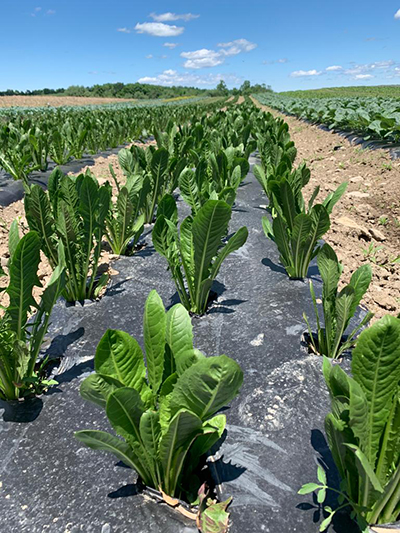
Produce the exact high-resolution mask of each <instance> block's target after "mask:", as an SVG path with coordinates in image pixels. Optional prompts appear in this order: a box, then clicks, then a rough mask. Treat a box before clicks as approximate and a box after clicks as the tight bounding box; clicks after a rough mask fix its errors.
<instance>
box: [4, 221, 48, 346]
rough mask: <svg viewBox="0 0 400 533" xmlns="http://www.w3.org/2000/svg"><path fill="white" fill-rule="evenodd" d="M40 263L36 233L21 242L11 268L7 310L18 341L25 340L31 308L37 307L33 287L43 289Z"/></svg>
mask: <svg viewBox="0 0 400 533" xmlns="http://www.w3.org/2000/svg"><path fill="white" fill-rule="evenodd" d="M39 262H40V238H39V236H38V234H37V233H36V232H34V231H30V232H29V233H27V234H26V235H25V236H24V237H22V239H21V240H20V241H19V243H18V245H17V247H16V249H15V252H14V254H13V257H12V261H11V264H10V267H9V272H10V282H9V285H8V288H7V294H8V295H9V298H10V303H9V306H8V308H7V316H8V317H9V326H10V329H11V330H12V331H14V332H15V334H16V338H17V339H18V340H25V333H24V328H25V325H26V322H27V319H28V313H29V311H30V309H31V307H36V306H37V304H36V301H35V299H34V298H33V295H32V291H33V287H35V286H36V287H41V285H40V282H39V278H38V276H37V269H38V266H39Z"/></svg>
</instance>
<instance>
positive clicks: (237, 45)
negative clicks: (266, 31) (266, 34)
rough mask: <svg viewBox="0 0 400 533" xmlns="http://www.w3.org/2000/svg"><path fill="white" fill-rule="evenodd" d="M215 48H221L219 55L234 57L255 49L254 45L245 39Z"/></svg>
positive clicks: (221, 44)
mask: <svg viewBox="0 0 400 533" xmlns="http://www.w3.org/2000/svg"><path fill="white" fill-rule="evenodd" d="M217 46H219V47H220V48H222V50H221V53H222V54H224V55H227V56H234V55H237V54H240V52H251V50H254V48H256V47H257V45H256V44H255V43H251V42H250V41H248V40H247V39H236V40H235V41H230V42H229V43H219V44H218V45H217ZM225 49H226V50H225Z"/></svg>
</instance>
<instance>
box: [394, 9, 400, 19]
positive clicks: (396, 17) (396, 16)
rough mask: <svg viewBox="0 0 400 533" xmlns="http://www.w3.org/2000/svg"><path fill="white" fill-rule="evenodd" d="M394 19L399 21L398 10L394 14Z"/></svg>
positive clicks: (399, 13)
mask: <svg viewBox="0 0 400 533" xmlns="http://www.w3.org/2000/svg"><path fill="white" fill-rule="evenodd" d="M394 18H395V19H396V20H399V19H400V9H398V10H397V11H396V13H395V14H394Z"/></svg>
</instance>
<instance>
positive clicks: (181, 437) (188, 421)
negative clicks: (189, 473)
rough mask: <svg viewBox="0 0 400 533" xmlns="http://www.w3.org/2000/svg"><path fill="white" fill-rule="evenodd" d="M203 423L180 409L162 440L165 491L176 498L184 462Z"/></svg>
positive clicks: (161, 456) (193, 415)
mask: <svg viewBox="0 0 400 533" xmlns="http://www.w3.org/2000/svg"><path fill="white" fill-rule="evenodd" d="M201 427H202V422H201V420H200V418H199V417H197V416H196V415H195V414H194V413H192V412H190V411H188V410H185V409H184V408H182V409H179V410H178V411H177V412H176V413H175V415H174V416H173V417H172V418H171V421H170V423H169V425H168V427H167V429H166V430H165V431H164V432H163V435H162V437H161V440H160V447H159V458H160V461H161V465H162V467H163V471H164V487H163V488H164V491H165V492H166V493H167V494H168V495H170V496H174V493H175V487H176V485H177V483H178V480H179V476H180V473H181V469H182V466H183V461H184V460H185V457H186V454H187V452H188V451H189V448H190V445H191V444H192V441H193V440H194V438H195V437H196V436H197V435H198V434H199V433H201Z"/></svg>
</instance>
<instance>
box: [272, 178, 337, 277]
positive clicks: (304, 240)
mask: <svg viewBox="0 0 400 533" xmlns="http://www.w3.org/2000/svg"><path fill="white" fill-rule="evenodd" d="M346 186H347V183H342V184H341V185H339V187H338V188H337V189H336V191H334V192H332V193H330V194H329V195H328V196H327V198H326V199H325V200H324V202H323V203H322V204H316V205H314V201H315V198H316V196H317V194H318V192H319V188H318V187H317V188H316V189H315V191H314V193H313V194H312V196H311V198H310V200H309V202H308V207H307V208H306V206H305V202H304V199H303V195H302V191H301V188H302V181H301V179H299V180H296V181H294V182H291V181H289V180H288V179H287V178H281V179H279V180H272V181H271V182H270V183H269V187H270V190H271V196H270V198H272V208H273V211H272V214H273V218H272V224H271V222H270V220H269V219H268V218H267V217H266V216H264V217H263V219H262V225H263V229H264V233H265V235H266V236H267V237H268V238H269V239H272V240H273V241H274V242H275V243H276V245H277V247H278V250H279V253H280V261H281V263H282V265H283V266H284V267H285V269H286V272H287V273H288V275H289V277H290V278H292V279H303V278H305V277H306V276H307V272H308V267H309V265H310V262H311V261H312V259H313V258H314V257H315V256H316V255H317V254H318V252H319V251H320V248H321V246H320V244H319V240H320V239H321V237H322V236H323V235H324V234H325V233H326V232H327V231H328V230H329V228H330V218H329V215H330V214H331V213H332V209H333V207H334V205H335V204H336V202H338V200H339V199H340V198H341V196H342V195H343V193H344V191H345V190H346Z"/></svg>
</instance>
